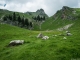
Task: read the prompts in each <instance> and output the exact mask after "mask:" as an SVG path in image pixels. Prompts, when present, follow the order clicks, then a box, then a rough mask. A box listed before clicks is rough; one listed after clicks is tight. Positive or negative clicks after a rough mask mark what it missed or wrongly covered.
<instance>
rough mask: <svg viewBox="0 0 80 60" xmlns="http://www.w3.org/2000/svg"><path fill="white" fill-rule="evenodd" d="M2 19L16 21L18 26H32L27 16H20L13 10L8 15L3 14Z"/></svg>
mask: <svg viewBox="0 0 80 60" xmlns="http://www.w3.org/2000/svg"><path fill="white" fill-rule="evenodd" d="M3 21H9V22H13V23H16V24H17V25H18V26H20V27H26V28H32V27H33V25H32V22H29V20H28V18H24V16H23V17H21V16H20V15H19V14H16V13H15V12H13V13H12V15H11V14H9V15H5V16H4V17H3Z"/></svg>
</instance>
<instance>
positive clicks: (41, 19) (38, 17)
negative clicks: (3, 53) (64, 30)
mask: <svg viewBox="0 0 80 60" xmlns="http://www.w3.org/2000/svg"><path fill="white" fill-rule="evenodd" d="M32 18H33V19H34V20H35V21H36V22H39V21H45V16H40V15H38V16H35V17H32Z"/></svg>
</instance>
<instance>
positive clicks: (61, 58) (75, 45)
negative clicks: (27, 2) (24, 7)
mask: <svg viewBox="0 0 80 60" xmlns="http://www.w3.org/2000/svg"><path fill="white" fill-rule="evenodd" d="M70 10H71V11H72V8H71V9H70ZM74 10H76V14H75V15H74V14H72V13H71V15H70V16H71V17H74V16H75V17H76V18H77V19H74V20H73V19H71V20H68V19H67V18H64V19H63V18H61V12H60V11H58V13H57V14H56V16H55V17H54V16H52V17H50V18H48V19H47V20H45V22H43V24H42V25H41V31H36V30H40V29H39V26H38V25H37V24H38V23H37V22H35V21H34V23H35V25H34V30H35V31H33V30H27V29H23V28H19V27H16V26H12V25H8V24H2V23H0V60H72V59H76V60H77V59H80V37H79V36H80V26H79V25H80V20H79V19H80V17H79V12H80V9H78V8H74ZM71 11H70V12H71ZM68 12H69V11H68ZM19 14H20V16H21V15H22V16H23V15H24V17H28V16H29V15H27V14H23V13H19ZM3 15H4V14H3ZM65 15H66V14H65ZM66 16H68V15H66ZM29 17H30V16H29ZM29 17H28V18H29ZM71 23H73V25H72V26H71V27H70V28H69V29H67V30H69V31H70V32H71V33H72V35H71V36H66V35H65V31H66V30H63V31H58V30H56V29H57V28H60V27H63V26H65V25H67V24H71ZM40 32H41V33H42V34H43V35H45V36H49V39H47V40H42V39H41V38H37V35H38V34H39V33H40ZM60 34H63V35H64V36H61V35H60ZM54 35H57V36H54ZM64 37H66V38H67V39H63V38H64ZM12 40H24V41H25V43H24V44H23V45H19V46H12V47H8V44H9V42H10V41H12Z"/></svg>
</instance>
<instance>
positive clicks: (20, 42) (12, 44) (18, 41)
mask: <svg viewBox="0 0 80 60" xmlns="http://www.w3.org/2000/svg"><path fill="white" fill-rule="evenodd" d="M23 43H24V40H12V41H10V43H9V45H8V46H17V45H22V44H23Z"/></svg>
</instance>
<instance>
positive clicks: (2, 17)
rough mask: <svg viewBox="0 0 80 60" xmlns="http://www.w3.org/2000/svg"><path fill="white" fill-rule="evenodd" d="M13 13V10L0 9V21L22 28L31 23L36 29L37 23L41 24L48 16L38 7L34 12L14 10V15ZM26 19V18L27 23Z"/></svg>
mask: <svg viewBox="0 0 80 60" xmlns="http://www.w3.org/2000/svg"><path fill="white" fill-rule="evenodd" d="M13 15H14V12H13V11H9V10H5V9H0V22H1V23H6V24H10V25H14V26H19V27H22V28H26V25H28V26H29V25H31V26H32V28H33V29H34V30H36V28H35V27H36V26H38V27H39V25H40V24H42V22H43V20H46V19H47V18H48V15H47V14H46V13H45V12H44V10H43V9H39V10H37V11H36V12H26V13H21V12H15V16H13ZM19 20H21V21H19ZM26 20H28V23H27V21H26ZM40 22H41V23H40ZM29 23H30V24H29ZM27 28H29V27H27ZM29 29H30V28H29Z"/></svg>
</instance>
